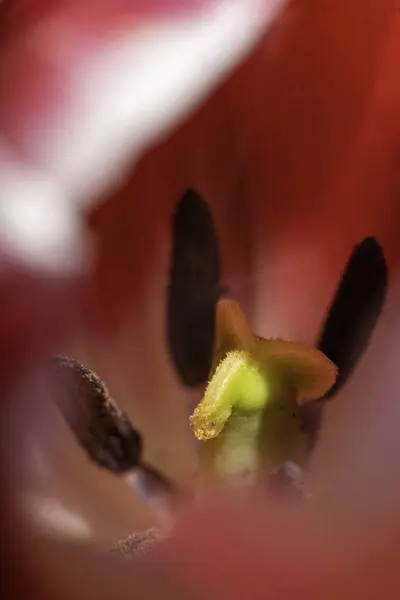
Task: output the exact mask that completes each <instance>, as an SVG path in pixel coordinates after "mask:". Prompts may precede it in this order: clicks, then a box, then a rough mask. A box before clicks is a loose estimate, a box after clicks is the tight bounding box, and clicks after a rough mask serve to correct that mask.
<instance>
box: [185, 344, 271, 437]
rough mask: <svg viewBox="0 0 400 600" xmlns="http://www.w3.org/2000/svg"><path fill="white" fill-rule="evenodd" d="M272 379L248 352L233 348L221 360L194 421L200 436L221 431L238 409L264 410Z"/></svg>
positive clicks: (194, 426) (216, 433)
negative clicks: (268, 377) (267, 377)
mask: <svg viewBox="0 0 400 600" xmlns="http://www.w3.org/2000/svg"><path fill="white" fill-rule="evenodd" d="M268 391H269V386H268V381H267V379H266V377H265V373H263V371H262V369H261V367H260V365H259V364H258V363H257V362H256V361H255V360H254V359H252V358H251V356H250V354H249V353H248V352H245V351H243V350H233V351H231V352H228V354H227V355H226V356H225V358H224V359H223V360H222V361H221V362H220V363H219V365H218V367H217V369H216V371H215V373H214V375H213V376H212V378H211V380H210V382H209V384H208V386H207V388H206V391H205V394H204V397H203V399H202V401H201V402H200V404H199V405H198V406H197V407H196V409H195V411H194V413H193V415H192V417H191V419H190V423H191V426H192V428H193V431H194V434H195V436H196V437H197V439H199V440H209V439H211V438H214V437H216V436H218V435H219V434H220V432H221V431H222V429H223V428H224V425H225V423H226V421H227V420H228V419H229V417H230V416H231V414H232V412H233V411H234V410H235V409H239V410H241V411H245V412H247V411H248V412H254V411H259V410H261V409H262V408H263V407H264V406H265V404H266V401H267V398H268Z"/></svg>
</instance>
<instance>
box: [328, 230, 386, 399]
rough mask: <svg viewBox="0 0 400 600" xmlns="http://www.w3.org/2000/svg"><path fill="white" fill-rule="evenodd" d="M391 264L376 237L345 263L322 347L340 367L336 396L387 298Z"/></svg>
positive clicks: (332, 393) (360, 245)
mask: <svg viewBox="0 0 400 600" xmlns="http://www.w3.org/2000/svg"><path fill="white" fill-rule="evenodd" d="M387 286H388V268H387V264H386V260H385V256H384V252H383V249H382V247H381V246H380V245H379V243H378V242H377V241H376V239H375V238H373V237H369V238H365V239H364V240H363V241H362V242H361V243H360V244H358V245H357V246H356V247H355V248H354V250H353V252H352V254H351V256H350V259H349V261H348V263H347V265H346V267H345V270H344V273H343V276H342V278H341V281H340V283H339V287H338V289H337V292H336V295H335V297H334V299H333V302H332V304H331V306H330V308H329V311H328V315H327V318H326V321H325V324H324V328H323V331H322V334H321V337H320V340H319V343H318V348H319V349H320V350H322V352H324V354H326V356H327V357H328V358H330V359H331V360H332V361H333V362H334V363H335V364H336V366H337V367H338V369H339V373H338V378H337V381H336V383H335V385H334V386H333V387H332V389H331V390H330V391H329V392H328V394H327V395H326V397H328V398H329V397H332V396H333V395H334V394H335V393H337V391H338V390H339V389H340V388H341V387H342V386H343V384H344V383H345V382H346V381H347V379H348V377H350V375H351V374H352V372H353V370H354V368H355V366H356V364H357V362H358V361H359V359H360V358H361V356H362V354H363V353H364V351H365V350H366V348H367V346H368V343H369V341H370V338H371V336H372V333H373V330H374V328H375V326H376V324H377V322H378V319H379V315H380V313H381V311H382V307H383V305H384V302H385V297H386V291H387Z"/></svg>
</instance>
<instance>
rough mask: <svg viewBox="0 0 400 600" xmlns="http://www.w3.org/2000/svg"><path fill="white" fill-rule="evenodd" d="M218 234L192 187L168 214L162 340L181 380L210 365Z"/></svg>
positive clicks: (200, 375) (201, 375) (201, 378)
mask: <svg viewBox="0 0 400 600" xmlns="http://www.w3.org/2000/svg"><path fill="white" fill-rule="evenodd" d="M222 292H223V289H222V286H221V281H220V258H219V247H218V237H217V232H216V229H215V226H214V221H213V217H212V214H211V211H210V209H209V207H208V205H207V203H206V202H205V201H204V200H203V199H202V198H201V196H200V195H199V194H198V193H197V192H195V191H194V190H192V189H189V190H188V191H187V192H186V193H185V194H184V195H183V197H182V198H181V199H180V201H179V203H178V206H177V208H176V211H175V213H174V216H173V223H172V254H171V266H170V280H169V285H168V290H167V342H168V349H169V352H170V355H171V359H172V362H173V365H174V367H175V369H176V372H177V374H178V375H179V377H180V379H181V381H182V382H183V383H184V384H185V385H187V386H196V385H200V384H202V383H204V382H205V381H207V377H208V374H209V371H210V368H211V360H212V351H213V342H214V331H215V312H216V304H217V301H218V299H219V297H220V296H221V295H222Z"/></svg>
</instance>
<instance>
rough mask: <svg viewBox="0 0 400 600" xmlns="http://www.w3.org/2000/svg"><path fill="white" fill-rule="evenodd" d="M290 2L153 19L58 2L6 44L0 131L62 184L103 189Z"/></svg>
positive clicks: (67, 189)
mask: <svg viewBox="0 0 400 600" xmlns="http://www.w3.org/2000/svg"><path fill="white" fill-rule="evenodd" d="M282 4H283V2H282V0H269V1H263V0H229V1H228V0H220V1H219V2H208V3H205V4H204V6H203V7H202V8H201V11H196V12H194V13H193V14H188V15H175V17H171V16H169V17H166V16H164V17H163V18H161V17H160V16H157V18H154V19H152V20H149V19H147V20H145V19H144V18H141V19H139V16H138V13H137V11H136V10H135V7H133V8H132V11H131V12H130V11H129V10H127V8H126V6H125V4H123V6H122V10H121V5H120V4H118V3H117V5H115V4H114V3H112V2H110V3H109V4H108V3H105V2H104V3H103V4H102V5H101V9H100V10H99V13H98V14H97V15H96V14H94V12H93V8H92V9H91V10H88V11H85V10H80V9H79V7H78V9H77V5H76V4H73V6H72V7H70V10H66V11H64V10H62V9H61V8H60V6H58V7H57V8H58V9H57V10H55V9H54V7H52V6H50V8H52V10H48V11H47V12H46V11H43V12H42V13H41V14H40V18H36V19H35V20H34V22H33V23H29V24H28V25H27V26H26V27H25V29H24V30H22V32H21V31H19V32H18V31H17V35H16V36H15V39H14V38H12V37H10V36H9V38H8V40H7V41H8V42H9V44H8V45H6V46H5V48H3V50H2V60H1V64H0V82H2V83H3V85H2V86H1V88H2V92H1V95H0V101H1V107H2V108H1V111H0V133H2V134H3V135H4V136H6V138H7V139H8V141H9V143H10V144H11V145H12V147H13V149H14V151H15V152H17V153H18V154H19V158H20V160H21V162H25V161H26V162H28V163H31V165H32V166H35V167H36V168H37V169H38V170H40V171H43V172H44V174H45V176H46V177H50V178H52V180H53V181H54V183H55V185H57V186H58V187H59V188H60V190H61V191H62V192H61V191H60V194H61V193H63V194H66V196H67V197H69V198H71V197H73V198H78V199H80V200H87V199H88V198H92V197H93V196H97V195H98V194H99V192H100V191H104V188H105V187H107V186H108V185H110V184H112V183H113V182H115V181H117V180H118V178H119V177H120V176H121V175H123V173H124V169H125V168H127V167H128V166H129V167H130V166H131V164H132V160H134V159H135V157H137V156H138V155H139V153H141V152H142V151H143V149H144V148H145V147H146V146H148V145H149V144H151V143H152V142H153V141H154V140H155V139H157V138H158V137H159V136H160V135H163V134H165V133H166V132H167V131H168V130H169V128H170V127H172V126H173V125H174V124H175V122H177V121H179V120H181V119H182V118H184V116H186V115H187V113H188V112H189V111H190V110H191V109H193V107H194V106H195V105H196V104H197V103H198V102H199V101H200V100H201V99H202V98H203V97H204V96H205V95H206V94H207V93H209V92H210V90H211V89H212V88H213V86H214V85H215V84H216V83H217V82H218V81H219V80H220V79H221V77H223V76H224V75H225V74H226V73H228V72H229V71H230V70H231V69H232V68H233V67H234V66H235V64H236V63H237V61H238V60H239V59H240V58H241V57H242V56H243V55H244V54H245V53H246V52H247V51H248V50H249V49H250V48H251V47H252V46H253V44H254V43H255V42H256V41H257V40H258V39H259V38H260V36H261V35H262V34H263V33H264V31H265V28H266V27H267V25H269V24H270V23H271V21H272V19H273V18H274V17H275V16H276V14H277V12H278V10H279V9H280V8H281V6H282ZM77 11H78V12H77ZM96 17H97V18H96ZM18 34H19V35H18ZM6 82H7V85H4V84H5V83H6Z"/></svg>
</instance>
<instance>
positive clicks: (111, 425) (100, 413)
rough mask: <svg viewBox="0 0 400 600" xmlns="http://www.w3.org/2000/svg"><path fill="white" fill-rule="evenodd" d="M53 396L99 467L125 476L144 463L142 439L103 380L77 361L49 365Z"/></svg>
mask: <svg viewBox="0 0 400 600" xmlns="http://www.w3.org/2000/svg"><path fill="white" fill-rule="evenodd" d="M50 374H51V380H50V383H51V387H50V390H51V396H52V399H53V400H54V401H55V402H56V404H57V406H58V408H59V409H60V411H61V413H62V415H63V416H64V418H65V420H66V422H67V423H68V425H69V427H70V428H71V430H72V433H73V434H74V436H75V438H76V439H77V441H78V443H79V445H80V446H81V447H82V448H83V449H84V450H85V451H86V453H87V454H88V455H89V457H90V458H91V460H92V461H94V462H95V463H96V464H97V465H98V466H99V467H102V468H104V469H107V470H108V471H112V472H113V473H116V474H123V473H125V472H127V471H129V470H131V469H133V468H135V467H137V466H139V464H140V462H141V455H142V438H141V435H140V434H139V433H138V432H137V431H136V430H135V429H134V428H133V427H132V425H131V423H130V421H129V419H128V417H127V415H125V414H124V413H123V412H122V411H121V410H120V409H119V408H118V406H117V405H116V403H115V402H114V400H113V399H112V398H111V397H110V395H109V393H108V390H107V388H106V387H105V385H104V383H103V382H102V381H101V379H100V378H99V377H98V376H97V375H96V374H95V373H94V372H93V371H91V370H90V369H89V368H88V367H86V366H84V365H82V364H81V363H79V362H78V361H77V360H74V359H71V358H66V357H61V356H57V357H55V358H53V359H52V360H51V363H50Z"/></svg>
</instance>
